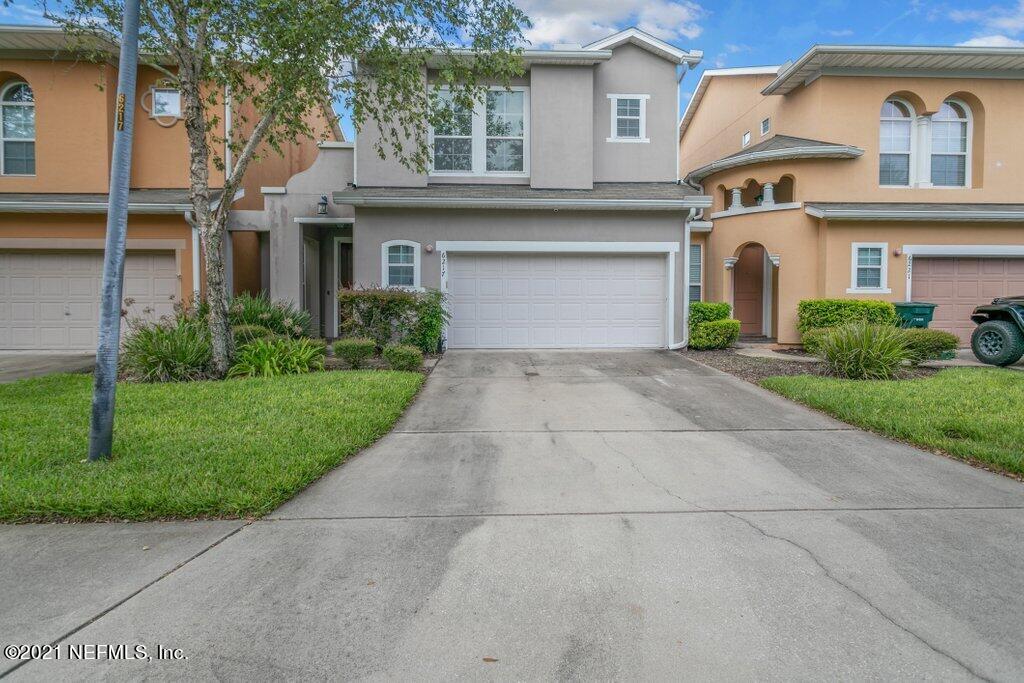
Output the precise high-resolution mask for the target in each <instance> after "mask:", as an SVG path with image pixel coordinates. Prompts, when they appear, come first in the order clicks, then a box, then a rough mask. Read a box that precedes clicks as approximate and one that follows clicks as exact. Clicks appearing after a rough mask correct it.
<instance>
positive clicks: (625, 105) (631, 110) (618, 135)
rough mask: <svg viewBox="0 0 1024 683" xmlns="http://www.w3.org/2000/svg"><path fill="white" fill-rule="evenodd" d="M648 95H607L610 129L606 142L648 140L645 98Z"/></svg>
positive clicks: (648, 97) (647, 97)
mask: <svg viewBox="0 0 1024 683" xmlns="http://www.w3.org/2000/svg"><path fill="white" fill-rule="evenodd" d="M650 98H651V96H650V95H608V100H609V101H610V102H611V114H612V118H611V131H610V135H609V136H608V142H650V140H649V139H648V138H647V100H649V99H650Z"/></svg>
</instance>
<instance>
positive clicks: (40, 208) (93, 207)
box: [0, 202, 193, 214]
mask: <svg viewBox="0 0 1024 683" xmlns="http://www.w3.org/2000/svg"><path fill="white" fill-rule="evenodd" d="M192 208H193V207H192V205H191V204H166V203H152V204H151V203H141V202H129V203H128V212H129V213H150V214H152V213H170V214H179V213H181V212H182V211H190V210H191V209H192ZM106 212H107V202H0V213H106Z"/></svg>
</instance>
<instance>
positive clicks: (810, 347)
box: [800, 328, 832, 356]
mask: <svg viewBox="0 0 1024 683" xmlns="http://www.w3.org/2000/svg"><path fill="white" fill-rule="evenodd" d="M831 331H832V330H830V329H828V328H815V329H813V330H807V331H806V332H804V333H803V336H802V337H801V338H800V341H801V343H803V345H804V351H806V352H807V353H809V354H811V355H813V356H817V355H818V354H819V353H821V342H822V340H823V339H824V338H825V335H826V334H828V333H829V332H831Z"/></svg>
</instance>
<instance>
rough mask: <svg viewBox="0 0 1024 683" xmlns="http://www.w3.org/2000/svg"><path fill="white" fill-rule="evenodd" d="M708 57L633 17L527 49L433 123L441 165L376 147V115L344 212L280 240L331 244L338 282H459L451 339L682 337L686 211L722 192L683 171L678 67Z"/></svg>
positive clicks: (642, 343)
mask: <svg viewBox="0 0 1024 683" xmlns="http://www.w3.org/2000/svg"><path fill="white" fill-rule="evenodd" d="M700 58H701V54H700V53H699V52H689V51H684V50H681V49H679V48H676V47H674V46H672V45H669V44H668V43H665V42H663V41H661V40H659V39H657V38H654V37H653V36H650V35H648V34H646V33H644V32H642V31H639V30H637V29H628V30H625V31H622V32H619V33H617V34H615V35H612V36H609V37H608V38H605V39H603V40H599V41H597V42H595V43H592V44H590V45H586V46H582V47H580V46H557V47H556V48H554V49H550V50H534V49H529V50H525V51H524V52H523V54H522V65H523V69H524V73H523V75H522V77H520V78H518V79H516V80H515V81H514V82H512V83H511V84H510V86H509V87H508V88H505V87H504V86H497V85H495V86H494V87H492V88H491V89H490V90H489V92H487V93H486V96H485V97H483V98H482V99H481V101H479V102H478V103H477V104H476V106H475V108H474V109H473V110H472V111H465V112H462V113H461V114H460V115H459V116H458V117H457V121H456V123H455V125H453V127H452V128H450V129H446V130H434V131H432V132H431V140H430V143H431V147H432V153H433V162H432V167H431V169H430V170H429V172H427V173H416V172H413V171H410V170H408V169H406V168H405V167H403V166H401V165H400V164H398V163H397V162H395V161H393V160H381V159H379V158H378V156H377V154H376V153H375V150H374V148H373V144H372V142H373V140H374V138H375V136H378V135H379V134H380V133H379V131H378V130H377V129H375V128H374V127H373V126H372V125H367V126H366V127H364V129H363V130H361V131H360V132H359V135H358V136H357V139H356V143H355V150H354V171H353V175H352V178H351V185H350V186H349V187H343V186H342V187H336V188H335V189H336V191H334V192H333V193H332V194H333V203H334V206H333V207H332V209H331V211H332V216H333V217H332V216H327V217H324V218H322V219H321V225H317V224H316V223H309V222H306V223H305V224H304V228H305V230H306V232H303V233H302V234H301V237H302V239H303V240H305V242H304V243H303V245H301V246H300V245H299V244H298V240H299V235H297V234H296V233H294V232H288V231H284V233H285V238H287V239H289V240H291V243H290V244H289V245H284V244H281V243H280V240H278V239H274V241H273V243H272V244H273V245H276V246H279V247H280V253H283V252H284V251H285V250H290V251H291V252H292V253H297V252H298V251H299V250H300V249H301V250H303V251H305V250H306V249H319V250H320V253H326V254H329V255H330V256H329V259H330V262H329V263H328V264H327V265H326V266H323V264H322V266H323V267H322V268H321V273H322V274H324V273H329V275H328V277H330V278H334V283H335V289H336V287H337V286H341V285H343V284H346V283H349V282H351V283H356V284H357V285H383V286H387V287H408V288H413V289H418V288H426V287H429V288H437V289H440V290H442V291H444V292H446V293H447V294H448V296H449V301H450V304H451V312H452V320H451V323H450V325H449V329H448V332H447V343H448V345H449V347H452V348H474V347H522V348H528V347H538V348H543V347H671V346H678V345H681V344H682V343H683V342H684V341H685V329H686V327H685V323H684V320H685V315H686V308H687V306H688V291H689V279H688V268H687V265H688V263H687V256H688V251H687V250H686V249H685V245H686V244H688V237H687V235H688V232H687V231H688V227H687V226H688V223H687V218H688V216H689V214H690V210H691V209H700V208H705V207H708V206H710V201H711V200H710V198H708V197H704V196H701V193H699V192H698V191H697V190H695V189H693V188H692V187H689V186H687V185H685V184H682V183H681V182H680V179H679V176H678V170H677V169H678V159H677V156H676V155H677V148H676V144H675V142H676V137H675V135H676V133H675V131H676V125H677V124H676V122H677V120H678V116H679V110H680V108H679V92H678V87H679V82H680V79H681V78H682V75H683V74H684V73H685V71H686V68H687V67H688V66H690V65H693V64H695V63H697V62H698V61H699V60H700ZM424 80H425V84H426V87H431V84H432V83H433V81H434V72H433V70H432V69H431V68H430V65H429V64H428V66H427V68H426V69H425V72H424ZM341 218H344V221H339V220H338V219H341ZM296 220H299V222H302V220H300V218H299V217H297V218H296ZM303 220H306V221H309V220H312V218H309V219H303ZM326 241H329V243H327V242H326ZM336 245H338V246H336ZM342 245H343V246H342ZM325 246H326V248H325ZM292 262H294V260H293V261H292ZM310 277H316V273H313V272H309V274H308V277H306V278H305V279H304V280H303V282H308V281H309V278H310ZM292 280H293V281H297V280H296V278H294V277H292ZM339 280H340V281H339ZM297 287H298V285H293V288H297ZM331 290H332V288H331V287H324V288H321V294H322V295H323V296H324V297H326V298H327V299H328V300H330V301H331V302H332V304H331V305H330V306H329V307H327V308H325V309H324V314H325V315H327V316H331V315H333V312H332V311H331V309H334V308H335V307H334V306H333V298H332V297H331V296H330V292H331ZM310 295H311V296H318V295H317V294H316V293H314V292H313V291H312V290H310ZM313 304H314V307H317V306H318V304H317V303H316V302H313Z"/></svg>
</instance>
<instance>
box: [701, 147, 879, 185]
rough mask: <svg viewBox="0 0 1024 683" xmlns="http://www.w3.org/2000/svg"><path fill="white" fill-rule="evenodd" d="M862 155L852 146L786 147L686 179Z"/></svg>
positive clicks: (704, 168) (745, 156) (738, 157)
mask: <svg viewBox="0 0 1024 683" xmlns="http://www.w3.org/2000/svg"><path fill="white" fill-rule="evenodd" d="M863 154H864V150H863V149H861V148H860V147H854V146H853V145H813V146H808V147H788V148H786V149H765V150H761V151H758V152H747V153H746V154H738V155H736V156H732V157H726V158H725V159H719V160H718V161H712V162H711V163H710V164H707V165H705V166H701V167H700V168H698V169H696V170H693V171H690V173H689V174H687V178H688V179H691V180H694V181H695V182H700V181H702V180H703V179H704V178H706V177H708V176H709V175H711V174H712V173H718V172H719V171H725V170H728V169H730V168H738V167H740V166H749V165H750V164H758V163H763V162H766V161H784V160H787V159H821V158H825V159H855V158H857V157H859V156H861V155H863Z"/></svg>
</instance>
